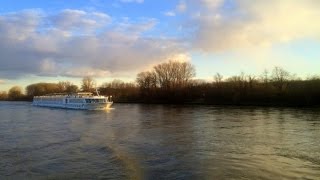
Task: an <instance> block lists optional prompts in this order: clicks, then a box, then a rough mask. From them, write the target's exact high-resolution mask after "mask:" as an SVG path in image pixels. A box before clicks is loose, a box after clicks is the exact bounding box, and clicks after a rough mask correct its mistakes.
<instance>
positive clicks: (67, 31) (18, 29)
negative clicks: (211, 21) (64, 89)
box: [0, 9, 185, 79]
mask: <svg viewBox="0 0 320 180" xmlns="http://www.w3.org/2000/svg"><path fill="white" fill-rule="evenodd" d="M156 25H157V20H155V19H147V18H144V19H139V20H135V21H133V20H130V19H123V20H118V21H117V22H113V20H112V17H110V16H109V15H107V14H104V13H101V12H88V11H80V10H72V9H66V10H63V11H61V12H59V13H57V14H46V13H43V12H38V11H28V12H26V11H23V12H16V13H11V14H2V15H0V54H1V56H0V77H3V78H5V79H13V78H19V77H22V76H26V75H37V76H67V77H83V76H85V75H91V76H95V77H106V76H107V77H112V76H114V75H118V76H121V75H127V74H131V76H132V73H137V72H139V71H140V70H143V69H145V68H146V67H149V66H151V65H154V64H157V63H159V62H162V61H165V60H167V59H169V58H171V57H174V56H175V55H177V54H183V53H184V52H185V49H184V47H183V46H184V44H183V42H180V41H178V40H176V39H170V38H166V37H152V36H145V35H144V34H145V33H146V32H148V31H151V30H152V29H153V28H154V27H155V26H156Z"/></svg>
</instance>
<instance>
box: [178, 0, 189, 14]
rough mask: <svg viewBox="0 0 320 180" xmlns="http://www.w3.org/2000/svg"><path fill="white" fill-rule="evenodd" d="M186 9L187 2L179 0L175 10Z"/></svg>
mask: <svg viewBox="0 0 320 180" xmlns="http://www.w3.org/2000/svg"><path fill="white" fill-rule="evenodd" d="M186 10H187V4H186V2H185V1H180V2H179V4H178V5H177V7H176V11H177V12H180V13H182V12H185V11H186Z"/></svg>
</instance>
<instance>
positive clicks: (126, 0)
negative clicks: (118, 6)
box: [120, 0, 144, 3]
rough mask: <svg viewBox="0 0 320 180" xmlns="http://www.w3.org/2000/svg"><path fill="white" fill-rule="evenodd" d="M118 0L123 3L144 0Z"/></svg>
mask: <svg viewBox="0 0 320 180" xmlns="http://www.w3.org/2000/svg"><path fill="white" fill-rule="evenodd" d="M120 2H124V3H143V2H144V0H120Z"/></svg>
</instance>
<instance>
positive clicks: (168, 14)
mask: <svg viewBox="0 0 320 180" xmlns="http://www.w3.org/2000/svg"><path fill="white" fill-rule="evenodd" d="M163 14H164V15H165V16H176V13H175V12H174V11H167V12H164V13H163Z"/></svg>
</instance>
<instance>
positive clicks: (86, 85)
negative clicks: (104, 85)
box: [81, 76, 96, 92]
mask: <svg viewBox="0 0 320 180" xmlns="http://www.w3.org/2000/svg"><path fill="white" fill-rule="evenodd" d="M95 87H96V81H95V80H94V79H93V78H92V77H90V76H86V77H84V78H83V79H82V85H81V90H82V91H86V92H93V91H94V89H95Z"/></svg>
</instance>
